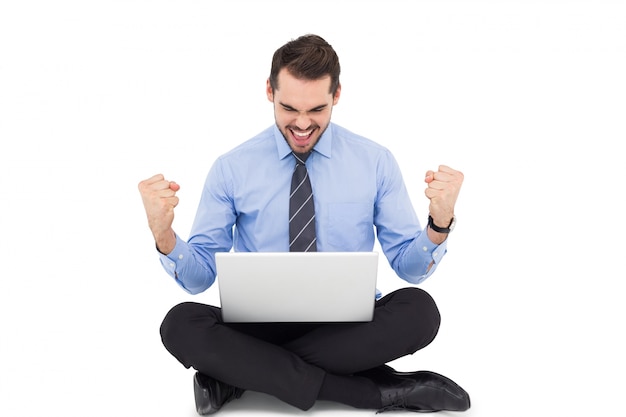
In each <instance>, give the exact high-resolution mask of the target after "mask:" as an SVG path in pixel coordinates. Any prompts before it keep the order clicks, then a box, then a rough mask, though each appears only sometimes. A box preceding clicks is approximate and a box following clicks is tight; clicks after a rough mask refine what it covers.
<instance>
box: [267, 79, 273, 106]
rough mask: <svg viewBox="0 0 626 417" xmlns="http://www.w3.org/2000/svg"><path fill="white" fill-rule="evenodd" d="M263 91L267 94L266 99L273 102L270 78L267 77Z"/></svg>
mask: <svg viewBox="0 0 626 417" xmlns="http://www.w3.org/2000/svg"><path fill="white" fill-rule="evenodd" d="M265 93H266V94H267V99H268V100H269V101H271V102H272V103H273V102H274V90H273V89H272V85H271V84H270V79H269V78H268V79H267V84H266V86H265Z"/></svg>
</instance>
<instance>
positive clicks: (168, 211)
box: [139, 174, 180, 254]
mask: <svg viewBox="0 0 626 417" xmlns="http://www.w3.org/2000/svg"><path fill="white" fill-rule="evenodd" d="M178 190H180V185H178V184H176V183H175V182H174V181H168V180H166V179H165V177H164V176H163V175H161V174H157V175H155V176H153V177H151V178H148V179H147V180H143V181H141V182H140V183H139V192H140V193H141V199H142V200H143V206H144V208H145V209H146V215H147V216H148V226H149V227H150V230H151V231H152V235H153V236H154V240H155V242H156V245H157V248H158V249H159V251H161V252H162V253H165V254H168V253H170V252H171V251H172V250H174V246H175V245H176V235H175V233H174V230H173V229H172V223H173V222H174V208H175V207H176V206H177V205H178V197H176V192H177V191H178Z"/></svg>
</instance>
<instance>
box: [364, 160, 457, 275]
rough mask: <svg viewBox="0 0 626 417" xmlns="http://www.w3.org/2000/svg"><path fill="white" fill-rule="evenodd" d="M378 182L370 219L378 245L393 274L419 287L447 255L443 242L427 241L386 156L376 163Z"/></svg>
mask: <svg viewBox="0 0 626 417" xmlns="http://www.w3.org/2000/svg"><path fill="white" fill-rule="evenodd" d="M378 178H379V180H378V181H379V193H378V196H377V200H376V207H375V217H374V223H375V226H376V230H377V236H378V241H379V242H380V244H381V248H382V250H383V252H384V253H385V256H386V257H387V259H388V260H389V263H390V265H391V267H392V268H393V269H394V271H395V272H396V274H397V275H398V276H399V277H400V278H402V279H404V280H405V281H407V282H410V283H412V284H419V283H421V282H422V281H424V280H425V279H426V278H428V277H429V276H431V275H432V273H433V272H434V271H435V270H436V269H437V265H438V264H439V262H440V261H441V260H442V258H443V256H444V255H445V254H446V252H447V241H444V242H443V243H442V244H440V245H436V244H434V243H432V242H431V241H430V239H429V238H428V234H427V233H426V229H423V228H422V227H421V225H420V222H419V219H418V218H417V215H416V214H415V210H414V208H413V205H412V203H411V200H410V197H409V194H408V192H407V189H406V186H405V184H404V180H403V178H402V174H401V172H400V168H399V166H398V164H397V162H396V160H395V158H394V157H393V155H392V154H391V153H390V152H387V153H386V154H385V155H384V157H383V158H381V161H380V162H379V166H378Z"/></svg>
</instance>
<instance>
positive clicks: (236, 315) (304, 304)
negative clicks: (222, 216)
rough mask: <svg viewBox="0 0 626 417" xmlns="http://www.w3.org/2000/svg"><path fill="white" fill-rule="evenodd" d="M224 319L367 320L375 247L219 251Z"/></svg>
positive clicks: (371, 301)
mask: <svg viewBox="0 0 626 417" xmlns="http://www.w3.org/2000/svg"><path fill="white" fill-rule="evenodd" d="M215 262H216V267H217V279H218V285H219V292H220V304H221V307H222V316H223V319H224V321H225V322H231V323H232V322H240V323H255V322H256V323H259V322H354V321H357V322H366V321H371V320H372V318H373V313H374V302H375V298H376V278H377V273H378V253H377V252H218V253H216V254H215Z"/></svg>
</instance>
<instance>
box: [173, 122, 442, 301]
mask: <svg viewBox="0 0 626 417" xmlns="http://www.w3.org/2000/svg"><path fill="white" fill-rule="evenodd" d="M306 165H307V169H308V172H309V175H310V177H311V184H312V187H313V194H314V200H315V216H316V233H317V248H318V251H335V252H343V251H371V250H373V248H374V238H375V237H376V236H377V238H378V241H379V243H380V247H381V249H382V250H383V252H384V254H385V256H386V257H387V259H388V261H389V264H390V265H391V267H392V268H393V269H394V271H395V272H396V274H398V276H399V277H401V278H402V279H404V280H406V281H407V282H410V283H412V284H418V283H420V282H422V281H423V280H424V279H426V278H427V277H429V276H430V275H431V274H432V273H433V272H434V270H435V269H436V266H437V264H438V263H439V261H440V260H441V258H442V257H443V256H444V255H445V253H446V251H447V249H446V242H447V241H444V243H442V244H441V245H435V244H433V243H432V242H431V241H430V239H428V237H427V233H426V231H425V229H422V227H421V226H420V222H419V220H418V218H417V216H416V214H415V210H414V208H413V206H412V204H411V201H410V199H409V195H408V193H407V190H406V187H405V185H404V181H403V179H402V174H401V172H400V169H399V167H398V164H397V162H396V160H395V159H394V157H393V155H392V154H391V152H390V151H389V150H388V149H386V148H384V147H383V146H381V145H379V144H377V143H375V142H373V141H371V140H369V139H366V138H364V137H362V136H359V135H356V134H354V133H352V132H350V131H348V130H346V129H344V128H342V127H340V126H338V125H336V124H334V123H331V124H330V125H329V126H328V129H326V131H325V132H324V134H323V135H322V136H321V138H320V140H319V142H318V143H317V144H316V145H315V148H314V151H313V152H312V154H311V155H310V156H309V158H308V159H307V161H306ZM294 166H295V159H294V157H293V155H292V154H291V149H290V148H289V145H288V144H287V142H286V140H285V138H284V137H283V136H282V134H281V133H280V131H279V130H278V128H277V126H276V125H274V126H272V127H270V128H268V129H266V130H265V131H263V132H262V133H260V134H259V135H257V136H255V137H254V138H252V139H250V140H248V141H246V142H244V143H242V144H241V145H239V146H237V147H236V148H234V149H232V150H231V151H229V152H227V153H226V154H224V155H222V156H220V157H219V158H218V159H217V160H216V161H215V163H214V164H213V166H212V167H211V169H210V171H209V173H208V175H207V178H206V182H205V184H204V188H203V190H202V196H201V199H200V203H199V207H198V211H197V214H196V217H195V220H194V223H193V226H192V230H191V233H190V237H189V239H188V241H187V242H185V241H184V240H182V239H181V238H180V237H179V236H176V246H175V248H174V250H173V251H172V252H171V253H170V254H168V255H167V256H166V255H161V263H162V265H163V267H164V268H165V270H166V271H167V272H168V274H170V275H171V276H172V277H173V278H174V279H175V280H176V282H177V283H178V284H179V285H180V286H181V287H182V288H183V289H184V290H185V291H187V292H188V293H190V294H197V293H200V292H202V291H204V290H206V289H207V288H209V287H210V286H211V285H212V284H213V283H214V282H215V277H216V271H215V252H228V251H230V250H231V249H232V248H234V250H235V251H250V252H256V251H258V252H286V251H288V250H289V221H288V219H289V214H288V212H289V189H290V183H291V175H292V173H293V170H294ZM431 262H433V266H432V267H431V268H430V269H428V266H429V265H430V264H431Z"/></svg>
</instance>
